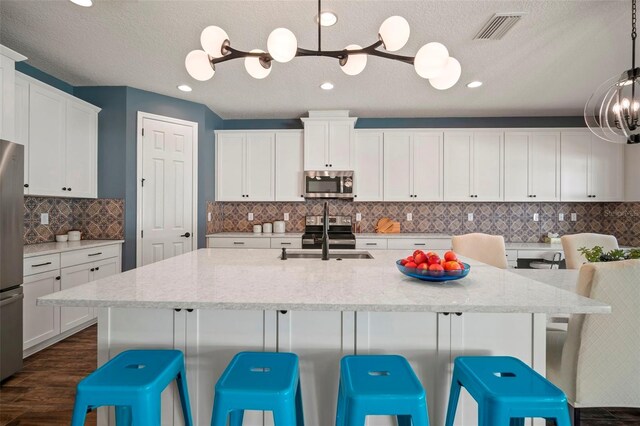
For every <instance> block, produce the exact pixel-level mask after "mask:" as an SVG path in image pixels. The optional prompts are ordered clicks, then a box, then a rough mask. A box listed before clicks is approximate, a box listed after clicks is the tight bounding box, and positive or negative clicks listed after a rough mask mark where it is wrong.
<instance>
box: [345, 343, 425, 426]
mask: <svg viewBox="0 0 640 426" xmlns="http://www.w3.org/2000/svg"><path fill="white" fill-rule="evenodd" d="M371 415H389V416H397V418H398V424H399V425H401V426H405V425H407V426H408V425H411V424H413V426H428V425H429V420H428V416H427V402H426V393H425V391H424V388H423V387H422V384H421V383H420V380H418V377H417V376H416V375H415V373H414V371H413V369H412V368H411V365H409V362H408V361H407V360H406V359H405V358H403V357H401V356H400V355H350V356H345V357H343V358H342V360H341V361H340V385H339V389H338V408H337V412H336V426H344V425H349V426H356V425H357V426H364V422H365V418H366V416H371Z"/></svg>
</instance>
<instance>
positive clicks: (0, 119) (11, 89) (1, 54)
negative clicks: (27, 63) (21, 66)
mask: <svg viewBox="0 0 640 426" xmlns="http://www.w3.org/2000/svg"><path fill="white" fill-rule="evenodd" d="M26 59H27V58H26V57H25V56H22V55H21V54H19V53H18V52H15V51H13V50H11V49H9V48H7V47H5V46H2V45H0V139H5V140H8V141H11V142H14V141H15V136H16V135H15V123H16V116H15V107H16V100H15V75H16V72H15V69H16V66H15V65H16V62H20V61H24V60H26Z"/></svg>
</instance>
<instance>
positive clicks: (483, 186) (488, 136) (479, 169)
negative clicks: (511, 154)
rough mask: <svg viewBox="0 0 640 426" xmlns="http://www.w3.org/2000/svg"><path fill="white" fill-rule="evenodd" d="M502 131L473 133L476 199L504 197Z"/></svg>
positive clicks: (489, 199)
mask: <svg viewBox="0 0 640 426" xmlns="http://www.w3.org/2000/svg"><path fill="white" fill-rule="evenodd" d="M502 141H503V139H502V133H494V132H491V133H488V132H487V133H485V132H477V133H475V134H474V135H473V162H472V168H473V195H474V198H473V200H474V201H501V200H502V199H503V186H502V185H503V181H502V165H503V143H502Z"/></svg>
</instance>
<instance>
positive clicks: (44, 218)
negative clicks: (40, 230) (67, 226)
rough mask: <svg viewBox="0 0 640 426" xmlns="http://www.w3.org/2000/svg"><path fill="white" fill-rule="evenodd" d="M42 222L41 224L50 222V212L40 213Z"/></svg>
mask: <svg viewBox="0 0 640 426" xmlns="http://www.w3.org/2000/svg"><path fill="white" fill-rule="evenodd" d="M40 224H41V225H48V224H49V213H40Z"/></svg>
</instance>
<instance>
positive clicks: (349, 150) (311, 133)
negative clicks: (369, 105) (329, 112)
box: [302, 118, 356, 170]
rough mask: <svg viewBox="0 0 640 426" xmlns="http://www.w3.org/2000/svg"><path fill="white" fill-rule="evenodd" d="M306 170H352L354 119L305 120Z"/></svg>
mask: <svg viewBox="0 0 640 426" xmlns="http://www.w3.org/2000/svg"><path fill="white" fill-rule="evenodd" d="M302 121H303V122H304V169H305V170H353V169H354V163H355V161H354V151H355V149H354V139H355V138H354V136H353V129H354V126H355V121H356V119H355V118H336V119H317V118H303V119H302Z"/></svg>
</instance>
